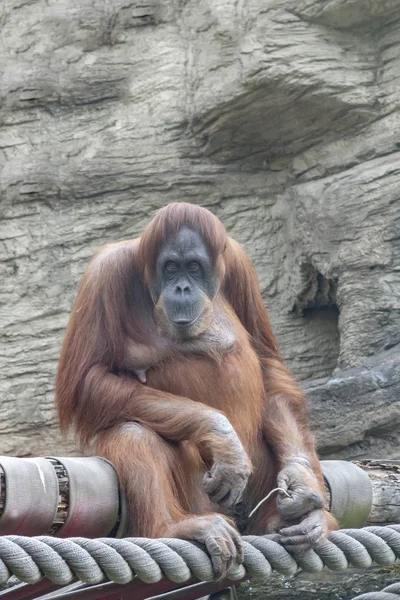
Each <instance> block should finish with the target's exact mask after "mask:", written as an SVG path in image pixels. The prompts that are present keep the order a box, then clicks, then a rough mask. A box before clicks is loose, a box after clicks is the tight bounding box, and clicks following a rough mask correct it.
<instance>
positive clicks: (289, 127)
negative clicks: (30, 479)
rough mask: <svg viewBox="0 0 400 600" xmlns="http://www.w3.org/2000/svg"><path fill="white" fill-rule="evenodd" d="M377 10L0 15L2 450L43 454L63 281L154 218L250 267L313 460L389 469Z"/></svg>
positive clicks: (385, 19)
mask: <svg viewBox="0 0 400 600" xmlns="http://www.w3.org/2000/svg"><path fill="white" fill-rule="evenodd" d="M399 20H400V5H399V3H398V2H397V0H380V2H375V1H374V0H346V1H344V0H332V1H330V2H325V3H321V2H318V1H317V0H293V1H291V0H239V1H238V0H201V1H199V0H164V1H163V2H161V1H158V0H154V1H152V0H147V1H145V0H137V1H135V2H132V1H131V0H102V1H101V2H96V1H95V0H27V1H24V2H21V1H20V0H6V1H5V2H3V3H2V4H1V6H0V26H1V30H2V33H1V37H0V78H1V85H0V150H1V153H0V168H1V173H0V202H1V204H0V269H1V282H2V285H1V287H0V311H1V313H0V322H1V329H0V336H1V337H0V339H1V349H0V361H1V374H0V377H1V379H0V390H1V403H0V452H1V453H11V454H19V455H27V454H36V455H38V454H44V453H47V454H48V453H59V452H61V451H66V450H68V449H71V445H65V444H64V445H62V444H61V442H60V439H59V435H58V432H57V427H56V424H55V419H54V414H53V383H54V374H55V370H56V365H57V358H58V354H59V350H60V344H61V340H62V335H63V330H64V328H65V325H66V323H67V319H68V314H69V311H70V308H71V304H72V300H73V297H74V293H75V290H76V286H77V282H78V280H79V278H80V275H81V273H82V272H83V270H84V268H85V265H86V264H87V262H88V259H89V257H90V255H91V254H92V253H93V252H94V251H95V250H96V249H97V248H98V247H99V246H100V245H102V244H103V243H105V242H108V241H113V240H120V239H124V238H129V237H132V236H135V235H137V234H138V232H140V231H141V229H142V228H143V227H144V225H145V224H146V223H147V222H148V220H149V219H150V217H151V216H152V215H153V213H154V211H155V210H156V209H157V208H159V207H160V206H162V205H164V204H166V203H167V202H170V201H174V200H185V201H189V202H194V203H198V204H201V205H203V206H207V207H208V208H210V209H211V210H212V211H213V212H215V213H216V214H217V215H218V216H219V217H220V218H221V219H222V221H223V222H224V224H225V226H226V228H227V229H228V231H229V233H230V234H231V235H232V236H233V237H235V238H236V239H237V240H238V241H240V242H241V243H242V244H243V245H244V246H245V248H246V250H247V251H248V253H249V254H250V256H251V258H252V259H253V261H254V263H255V266H256V269H257V272H258V275H259V279H260V284H261V288H262V291H263V295H264V298H265V303H266V305H267V308H268V310H269V313H270V316H271V319H272V322H273V324H274V327H275V331H276V333H277V337H278V340H279V342H280V345H281V348H282V352H283V355H284V356H285V358H286V361H287V363H288V365H289V366H290V368H291V369H292V370H293V371H294V373H295V374H296V375H297V376H298V377H299V378H300V379H301V380H304V382H305V385H306V387H307V388H308V389H309V391H310V398H311V404H312V409H313V426H314V428H315V430H316V433H317V435H318V439H319V441H320V448H321V453H322V454H323V455H324V456H327V455H335V456H340V457H354V456H363V455H369V456H370V455H375V456H386V457H391V456H395V455H396V454H398V451H397V445H398V443H399V441H400V435H399V432H398V429H399V427H398V425H399V421H400V401H399V393H400V367H399V357H400V350H399V343H400V201H399V196H400V113H399V111H398V90H399V79H400V27H399Z"/></svg>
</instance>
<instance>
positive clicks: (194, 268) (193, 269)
mask: <svg viewBox="0 0 400 600" xmlns="http://www.w3.org/2000/svg"><path fill="white" fill-rule="evenodd" d="M188 270H189V272H190V273H198V272H199V271H200V265H199V263H198V262H197V261H195V260H192V262H190V263H189V265H188Z"/></svg>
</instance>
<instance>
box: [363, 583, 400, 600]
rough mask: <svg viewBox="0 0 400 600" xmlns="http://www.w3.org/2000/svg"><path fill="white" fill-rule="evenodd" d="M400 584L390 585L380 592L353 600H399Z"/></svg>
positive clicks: (369, 593)
mask: <svg viewBox="0 0 400 600" xmlns="http://www.w3.org/2000/svg"><path fill="white" fill-rule="evenodd" d="M399 598H400V583H392V584H391V585H388V586H387V587H385V588H384V589H383V590H382V591H380V592H367V593H366V594H361V596H356V597H355V598H353V600H399Z"/></svg>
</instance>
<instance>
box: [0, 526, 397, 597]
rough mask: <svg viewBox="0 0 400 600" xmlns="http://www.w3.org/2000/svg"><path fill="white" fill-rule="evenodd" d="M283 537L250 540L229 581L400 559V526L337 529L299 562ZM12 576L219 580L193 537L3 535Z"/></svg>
mask: <svg viewBox="0 0 400 600" xmlns="http://www.w3.org/2000/svg"><path fill="white" fill-rule="evenodd" d="M279 537H280V536H279V535H277V534H274V535H267V536H261V537H257V536H244V537H243V544H244V563H243V565H236V566H233V567H231V569H230V570H229V572H228V575H227V577H228V578H229V579H231V580H232V581H236V580H240V579H242V578H243V577H244V576H245V574H246V572H247V574H248V575H249V576H251V577H253V578H255V579H258V580H260V579H266V578H268V577H269V576H270V575H271V573H272V571H273V570H275V571H277V572H278V573H281V574H283V575H293V574H294V573H295V572H296V571H297V570H298V568H301V569H303V570H304V571H307V572H309V573H315V572H319V571H321V570H322V569H323V567H324V566H326V567H328V568H329V569H331V570H333V571H341V570H344V569H346V568H347V567H349V566H352V567H357V568H368V567H370V566H371V564H372V563H373V562H375V563H376V564H378V565H380V566H386V567H387V566H390V565H392V564H393V563H394V562H395V561H396V560H397V559H398V558H400V525H391V526H387V527H365V528H364V529H343V530H341V531H335V532H333V533H331V535H330V537H329V539H327V540H324V541H323V542H322V543H321V544H320V545H318V547H317V548H315V549H314V550H309V551H308V552H306V553H305V554H304V555H303V556H301V557H296V558H294V557H293V556H292V555H291V554H289V552H287V550H285V548H284V547H283V546H281V545H280V543H279ZM11 575H15V576H16V577H17V578H18V579H19V580H20V581H23V582H26V583H31V584H32V583H37V582H38V581H39V580H40V579H42V578H43V577H46V578H47V579H49V580H50V581H52V582H53V583H55V584H58V585H67V584H69V583H71V581H73V580H74V579H76V578H77V579H79V580H81V581H83V582H85V583H89V584H92V585H93V584H97V583H101V582H103V581H105V580H110V581H114V582H115V583H119V584H126V583H129V582H130V581H132V580H133V579H134V578H135V577H137V578H138V579H140V580H141V581H143V582H145V583H156V582H158V581H160V579H162V577H166V578H168V579H170V580H171V581H173V582H176V583H184V582H186V581H188V580H189V579H190V578H191V577H195V578H196V579H198V580H199V581H212V580H213V577H214V576H213V569H212V564H211V560H210V558H209V556H208V554H207V553H206V552H205V551H204V550H202V549H201V548H200V547H199V546H198V545H196V544H195V543H192V542H188V541H185V540H180V539H167V538H166V539H146V538H126V539H111V538H101V539H86V538H66V539H60V538H53V537H49V536H40V537H35V538H30V537H24V536H17V535H8V536H3V537H0V584H2V583H5V582H6V581H7V579H8V578H9V577H10V576H11ZM395 585H397V586H399V588H400V585H399V584H395ZM390 587H392V586H390ZM388 590H389V588H387V589H386V590H385V591H384V592H382V593H385V594H386V596H385V597H384V596H382V597H379V600H393V590H392V589H390V591H388ZM387 594H389V596H388V595H387ZM390 594H391V596H390ZM364 598H369V599H372V596H370V595H368V594H367V595H363V596H360V597H359V599H358V600H361V599H362V600H364ZM377 600H378V599H377Z"/></svg>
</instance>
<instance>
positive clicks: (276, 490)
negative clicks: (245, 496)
mask: <svg viewBox="0 0 400 600" xmlns="http://www.w3.org/2000/svg"><path fill="white" fill-rule="evenodd" d="M274 492H283V493H284V494H286V496H287V497H288V498H290V494H288V493H287V491H286V490H284V489H283V488H280V487H277V488H274V489H273V490H271V491H270V492H269V494H267V495H266V496H265V498H263V499H262V500H260V502H259V503H258V504H257V506H255V507H254V508H253V510H252V511H251V513H250V514H249V519H251V517H252V516H253V515H254V513H255V512H256V511H257V510H258V509H259V508H260V506H261V504H264V502H266V501H267V500H268V498H269V497H270V496H272V494H273V493H274Z"/></svg>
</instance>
